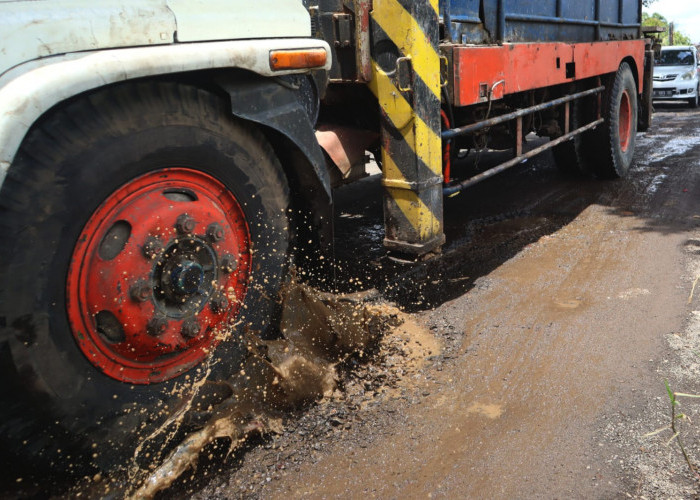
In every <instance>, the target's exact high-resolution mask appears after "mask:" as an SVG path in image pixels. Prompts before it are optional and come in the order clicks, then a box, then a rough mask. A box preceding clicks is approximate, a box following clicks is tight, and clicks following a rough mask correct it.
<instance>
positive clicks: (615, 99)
mask: <svg viewBox="0 0 700 500" xmlns="http://www.w3.org/2000/svg"><path fill="white" fill-rule="evenodd" d="M606 87H607V88H606V91H605V92H604V95H603V118H604V119H605V121H604V123H603V124H602V125H600V126H599V127H598V128H596V129H595V130H593V131H591V132H590V133H588V134H583V137H582V141H581V149H580V154H581V156H583V157H585V158H586V163H587V164H589V165H591V168H592V172H593V173H594V174H595V175H596V176H598V177H600V178H603V179H613V178H617V177H626V176H627V175H628V173H629V170H630V167H631V166H632V160H633V157H634V146H635V142H636V135H637V84H636V83H635V81H634V76H633V74H632V70H631V69H630V67H629V65H628V64H627V63H626V62H623V63H622V64H620V67H619V68H618V70H617V73H615V75H614V76H612V77H611V78H610V79H609V81H608V83H607V84H606Z"/></svg>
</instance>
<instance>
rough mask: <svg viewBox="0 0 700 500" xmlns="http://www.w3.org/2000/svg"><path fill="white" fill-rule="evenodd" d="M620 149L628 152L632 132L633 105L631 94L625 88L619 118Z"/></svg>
mask: <svg viewBox="0 0 700 500" xmlns="http://www.w3.org/2000/svg"><path fill="white" fill-rule="evenodd" d="M619 122H620V124H619V136H620V149H622V151H624V152H626V151H627V148H628V147H629V143H630V135H631V133H632V105H631V103H630V96H629V94H628V93H627V91H626V90H625V91H624V92H623V93H622V99H621V100H620V120H619Z"/></svg>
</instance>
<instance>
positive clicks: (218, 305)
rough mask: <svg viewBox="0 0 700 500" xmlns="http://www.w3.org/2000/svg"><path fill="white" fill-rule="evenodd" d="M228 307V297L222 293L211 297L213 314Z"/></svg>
mask: <svg viewBox="0 0 700 500" xmlns="http://www.w3.org/2000/svg"><path fill="white" fill-rule="evenodd" d="M226 309H228V299H227V298H226V297H225V296H224V295H223V294H219V295H216V296H214V297H212V299H211V310H212V312H213V313H214V314H219V313H222V312H224V311H225V310H226Z"/></svg>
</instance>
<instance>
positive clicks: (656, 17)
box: [642, 0, 692, 45]
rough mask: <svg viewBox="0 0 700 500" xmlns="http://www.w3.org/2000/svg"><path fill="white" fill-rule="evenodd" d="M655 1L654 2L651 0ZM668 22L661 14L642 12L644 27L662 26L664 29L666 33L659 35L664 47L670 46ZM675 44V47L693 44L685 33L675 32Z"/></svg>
mask: <svg viewBox="0 0 700 500" xmlns="http://www.w3.org/2000/svg"><path fill="white" fill-rule="evenodd" d="M650 1H652V2H653V1H654V0H650ZM668 24H669V23H668V20H667V19H666V18H665V17H664V16H662V15H661V14H659V13H658V12H654V13H653V14H651V15H650V14H647V13H646V12H642V26H660V27H662V28H664V30H665V32H664V33H659V39H660V40H661V44H662V45H668V44H669V43H668ZM673 43H674V45H690V44H691V43H692V42H691V40H690V37H689V36H688V35H686V34H685V33H683V32H682V31H678V30H674V32H673Z"/></svg>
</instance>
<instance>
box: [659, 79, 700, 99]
mask: <svg viewBox="0 0 700 500" xmlns="http://www.w3.org/2000/svg"><path fill="white" fill-rule="evenodd" d="M697 87H698V83H697V82H696V81H692V80H690V81H688V82H687V83H686V82H682V83H681V82H678V81H672V82H665V83H659V82H654V87H653V91H652V95H651V97H652V99H659V100H674V99H680V100H683V101H685V100H687V99H691V98H693V97H695V94H696V92H697Z"/></svg>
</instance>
